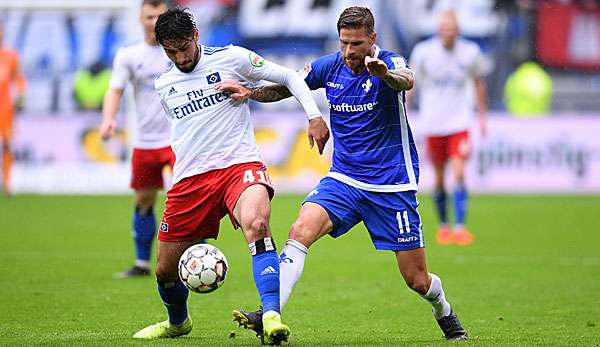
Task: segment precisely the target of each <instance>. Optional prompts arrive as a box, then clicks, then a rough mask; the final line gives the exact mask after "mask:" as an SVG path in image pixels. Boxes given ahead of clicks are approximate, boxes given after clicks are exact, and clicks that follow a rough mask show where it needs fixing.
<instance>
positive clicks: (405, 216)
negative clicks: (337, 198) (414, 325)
mask: <svg viewBox="0 0 600 347" xmlns="http://www.w3.org/2000/svg"><path fill="white" fill-rule="evenodd" d="M361 194H362V196H363V199H361V203H360V207H359V211H360V214H361V216H362V217H363V219H364V223H365V225H366V227H367V230H368V231H369V234H370V236H371V240H373V244H374V245H375V248H376V249H378V250H391V251H394V252H395V254H396V261H397V263H398V267H399V269H400V273H401V274H402V277H403V278H404V281H405V282H406V284H407V285H408V286H409V287H410V288H411V289H412V290H414V291H415V292H417V293H419V294H420V295H421V296H422V297H423V298H425V299H426V300H427V301H428V302H429V303H430V304H431V305H432V307H433V314H434V317H435V318H436V320H437V321H438V323H440V327H442V325H444V326H443V327H442V330H444V334H445V335H446V337H448V338H452V339H454V338H456V337H458V335H460V334H461V333H460V332H461V331H462V335H465V336H466V334H465V333H464V329H462V328H460V329H458V327H460V323H459V322H458V318H456V317H455V315H453V314H452V309H451V307H450V304H449V303H448V302H447V301H446V298H445V295H444V291H443V289H442V284H441V281H440V280H439V278H438V277H437V276H436V275H434V274H430V273H429V272H428V271H427V262H426V258H425V248H424V247H425V242H424V239H423V231H422V225H421V216H420V215H419V212H418V211H417V207H418V205H419V203H418V201H417V198H416V192H414V191H407V192H396V193H376V192H366V191H362V193H361ZM445 317H448V318H445ZM448 320H450V321H452V322H455V323H457V324H458V325H453V327H450V328H449V327H446V325H447V324H446V323H445V322H446V321H448Z"/></svg>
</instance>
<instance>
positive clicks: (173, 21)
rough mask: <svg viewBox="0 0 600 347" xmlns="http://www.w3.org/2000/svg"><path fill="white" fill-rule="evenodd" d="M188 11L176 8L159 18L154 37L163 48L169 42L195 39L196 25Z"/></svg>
mask: <svg viewBox="0 0 600 347" xmlns="http://www.w3.org/2000/svg"><path fill="white" fill-rule="evenodd" d="M186 10H187V9H182V8H179V7H175V8H172V9H169V10H168V11H167V12H165V13H163V14H161V15H160V16H159V17H158V20H156V26H155V27H154V36H156V41H157V42H158V43H159V44H160V45H161V46H162V45H164V43H165V41H168V40H177V41H179V40H189V39H191V38H193V37H194V30H196V23H195V22H194V17H193V16H192V14H191V13H189V12H187V11H186Z"/></svg>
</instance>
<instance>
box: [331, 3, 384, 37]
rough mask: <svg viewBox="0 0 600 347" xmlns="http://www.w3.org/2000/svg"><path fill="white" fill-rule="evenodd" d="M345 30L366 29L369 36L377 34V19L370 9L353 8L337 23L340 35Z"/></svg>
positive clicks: (348, 9)
mask: <svg viewBox="0 0 600 347" xmlns="http://www.w3.org/2000/svg"><path fill="white" fill-rule="evenodd" d="M343 28H352V29H356V28H365V30H366V31H367V34H368V35H371V34H372V33H373V32H375V18H374V17H373V13H372V12H371V10H369V8H368V7H360V6H352V7H348V8H346V9H345V10H344V11H343V12H342V14H340V18H339V19H338V22H337V30H338V34H339V33H340V30H342V29H343Z"/></svg>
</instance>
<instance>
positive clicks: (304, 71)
mask: <svg viewBox="0 0 600 347" xmlns="http://www.w3.org/2000/svg"><path fill="white" fill-rule="evenodd" d="M311 70H312V65H310V64H306V66H305V67H303V68H302V69H300V70H298V73H299V74H300V76H302V78H306V76H308V73H309V72H310V71H311Z"/></svg>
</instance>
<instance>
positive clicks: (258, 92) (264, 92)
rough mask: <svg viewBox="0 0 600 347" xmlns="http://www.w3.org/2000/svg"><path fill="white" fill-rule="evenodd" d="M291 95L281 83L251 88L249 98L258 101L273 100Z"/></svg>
mask: <svg viewBox="0 0 600 347" xmlns="http://www.w3.org/2000/svg"><path fill="white" fill-rule="evenodd" d="M290 96H292V93H290V91H289V89H287V87H286V86H282V85H271V86H264V87H258V88H254V89H252V92H251V93H250V99H252V100H256V101H259V102H275V101H279V100H283V99H285V98H289V97H290Z"/></svg>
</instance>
